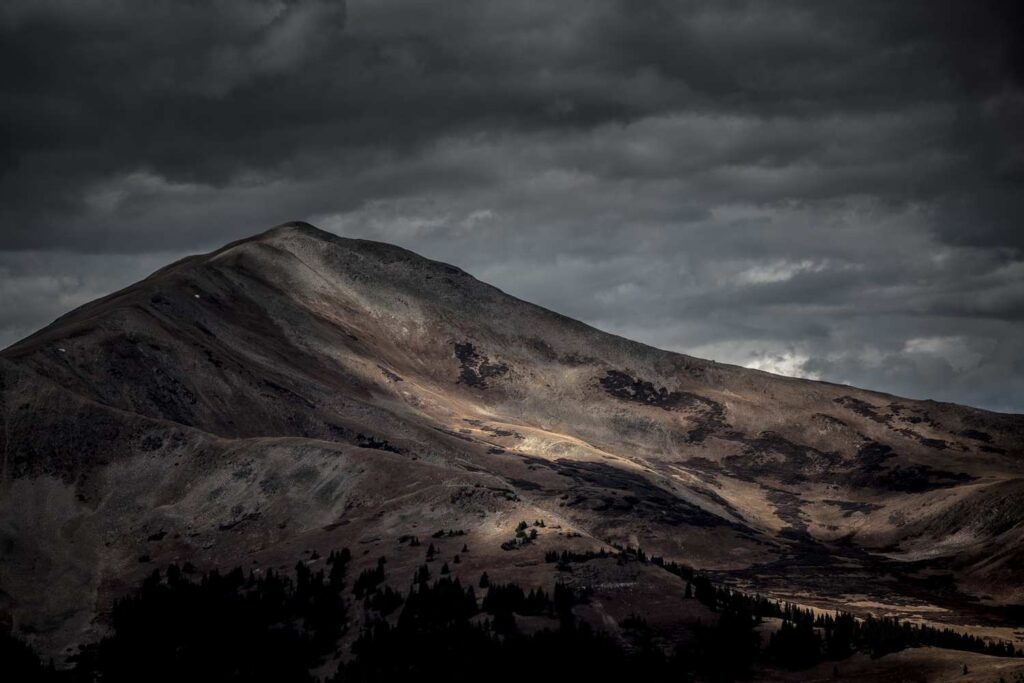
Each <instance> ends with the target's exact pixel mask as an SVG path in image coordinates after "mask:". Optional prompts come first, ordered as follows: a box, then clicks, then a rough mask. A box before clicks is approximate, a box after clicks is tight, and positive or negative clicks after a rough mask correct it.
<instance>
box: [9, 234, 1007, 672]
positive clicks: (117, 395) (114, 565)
mask: <svg viewBox="0 0 1024 683" xmlns="http://www.w3.org/2000/svg"><path fill="white" fill-rule="evenodd" d="M0 419H2V422H3V425H2V428H3V436H2V444H3V456H2V470H0V614H2V615H3V616H4V617H5V618H6V619H7V620H9V621H10V622H11V623H13V625H14V626H15V627H16V628H17V629H18V630H19V631H20V632H21V633H25V634H29V635H30V636H31V637H32V639H33V640H34V642H35V643H36V645H37V646H39V647H40V648H42V649H43V650H44V651H46V652H49V653H60V652H63V651H67V648H73V647H74V646H75V645H76V644H78V643H81V642H84V641H88V640H90V639H93V638H95V637H96V635H97V634H98V633H99V632H101V631H102V629H103V615H104V614H105V612H106V611H107V610H108V609H109V606H110V604H111V602H112V600H113V599H114V598H116V597H117V596H118V595H120V594H122V593H123V592H124V591H125V590H127V588H128V587H129V586H131V585H133V584H134V583H135V582H136V581H137V580H138V579H139V578H140V577H142V576H144V575H145V574H148V573H149V572H151V571H152V570H153V569H154V568H155V567H159V566H163V565H165V564H166V563H168V562H171V561H178V562H182V561H185V560H189V561H191V562H192V563H193V564H195V565H197V566H200V567H215V566H219V567H226V566H235V565H242V566H246V567H252V568H261V567H271V566H285V567H290V566H292V565H294V563H295V561H296V560H297V559H306V560H310V558H311V557H312V551H313V550H319V551H320V552H322V553H326V551H328V550H330V549H332V548H339V547H342V546H348V547H350V548H352V549H353V552H354V554H355V555H356V558H357V560H358V561H361V562H365V563H370V562H373V561H375V559H376V558H377V557H378V556H380V555H387V556H388V559H389V572H392V573H393V574H392V575H395V576H403V577H404V576H407V575H408V576H411V574H412V571H413V569H414V568H415V566H417V565H418V564H419V563H420V562H422V560H423V557H422V555H423V550H424V549H425V546H426V545H427V542H428V541H431V542H434V543H435V544H437V545H438V546H439V547H440V548H441V555H439V561H440V560H449V561H450V560H451V559H452V557H453V556H454V554H455V553H458V552H460V550H461V548H462V546H463V544H466V545H467V546H468V547H469V549H470V550H469V552H468V553H461V555H462V557H461V559H462V562H461V564H459V565H455V566H454V567H453V568H455V569H456V571H457V573H459V574H460V575H464V576H465V577H466V579H467V580H475V578H476V577H477V576H479V573H480V572H481V571H484V570H486V571H488V572H489V573H490V574H491V575H492V576H494V577H496V578H499V579H500V578H501V577H505V578H515V579H516V580H517V581H519V582H520V583H523V584H529V583H531V582H535V583H538V584H541V583H549V582H551V581H553V580H554V574H555V569H554V567H553V565H550V564H546V563H544V562H543V554H544V552H545V551H547V550H562V549H576V550H588V549H593V550H596V549H599V548H601V547H607V545H606V544H608V543H610V542H614V543H617V544H620V545H631V546H637V545H640V546H642V547H643V548H644V549H645V550H646V551H647V552H648V553H650V554H657V555H663V556H665V557H666V558H667V559H671V560H676V561H680V562H685V563H687V564H690V565H693V566H695V567H698V568H701V569H704V570H706V571H708V572H710V573H711V574H712V575H713V576H714V577H715V578H716V579H718V580H721V581H725V582H730V583H735V584H736V585H740V586H743V587H745V588H750V589H753V590H759V591H762V592H766V593H769V594H771V595H774V596H777V597H783V598H787V599H793V600H796V601H798V602H801V603H803V604H807V605H813V606H817V607H821V608H836V607H842V608H846V609H850V610H852V611H855V612H860V613H867V612H874V613H876V614H877V613H884V614H898V615H901V616H904V617H910V618H918V619H922V620H924V619H926V620H929V621H930V622H933V623H941V624H952V625H956V626H958V627H961V628H964V629H974V630H975V631H976V632H983V633H985V634H986V635H992V636H997V637H1007V638H1012V637H1014V634H1015V630H1014V626H1015V625H1017V624H1020V622H1021V621H1022V619H1021V611H1020V609H1019V608H1016V610H1015V608H1014V607H1013V605H1014V604H1017V603H1024V572H1022V571H1021V570H1020V567H1022V566H1024V543H1022V540H1024V523H1022V522H1024V457H1022V456H1024V417H1022V416H1018V415H1003V414H997V413H991V412H986V411H983V410H977V409H973V408H967V407H963V406H957V405H951V404H945V403H936V402H933V401H915V400H909V399H902V398H898V397H895V396H890V395H886V394H880V393H875V392H870V391H864V390H861V389H855V388H852V387H848V386H841V385H835V384H828V383H824V382H813V381H807V380H800V379H792V378H786V377H780V376H776V375H771V374H768V373H764V372H759V371H755V370H748V369H744V368H739V367H734V366H728V365H722V364H718V363H714V362H710V361H705V360H700V359H697V358H692V357H689V356H685V355H680V354H676V353H669V352H666V351H661V350H658V349H654V348H651V347H649V346H645V345H643V344H639V343H636V342H632V341H629V340H627V339H623V338H620V337H616V336H613V335H609V334H605V333H603V332H600V331H598V330H595V329H593V328H590V327H588V326H586V325H584V324H582V323H579V322H576V321H574V320H570V319H568V318H565V317H563V316H560V315H557V314H555V313H552V312H550V311H547V310H544V309H542V308H539V307H536V306H533V305H531V304H528V303H526V302H523V301H520V300H518V299H515V298H513V297H511V296H508V295H506V294H504V293H502V292H501V291H499V290H497V289H495V288H493V287H490V286H488V285H486V284H484V283H482V282H479V281H477V280H475V279H473V278H472V277H470V276H469V275H467V274H466V273H464V272H463V271H461V270H459V269H458V268H455V267H452V266H449V265H445V264H442V263H438V262H434V261H429V260H427V259H424V258H421V257H419V256H417V255H415V254H412V253H410V252H408V251H405V250H403V249H399V248H397V247H393V246H389V245H385V244H379V243H374V242H367V241H361V240H349V239H342V238H338V237H335V236H333V235H329V234H327V233H324V232H322V231H319V230H317V229H316V228H313V227H311V226H309V225H306V224H298V223H295V224H286V225H283V226H279V227H277V228H274V229H273V230H270V231H268V232H266V233H263V234H260V235H257V236H255V237H253V238H251V239H247V240H243V241H241V242H236V243H234V244H231V245H228V246H227V247H224V248H223V249H220V250H219V251H216V252H214V253H212V254H207V255H202V256H195V257H191V258H187V259H184V260H182V261H180V262H178V263H175V264H172V265H170V266H168V267H166V268H164V269H162V270H160V271H158V272H157V273H155V274H154V275H152V276H151V277H149V278H147V279H146V280H143V281H142V282H139V283H137V284H135V285H133V286H131V287H128V288H127V289H125V290H122V291H120V292H117V293H115V294H112V295H110V296H108V297H106V298H103V299H100V300H98V301H95V302H93V303H91V304H88V305H86V306H83V307H82V308H80V309H78V310H75V311H73V312H71V313H69V314H68V315H66V316H64V317H62V318H60V319H59V320H57V321H56V322H54V323H53V324H52V325H50V326H49V327H47V328H45V329H43V330H41V331H40V332H38V333H36V334H34V335H32V336H31V337H29V338H27V339H25V340H23V341H21V342H19V343H17V344H15V345H14V346H11V347H10V348H8V349H6V350H5V351H3V352H2V353H0ZM537 519H543V520H544V522H545V526H544V527H543V528H540V529H539V533H540V536H539V538H538V539H537V541H536V542H535V543H533V544H531V545H529V546H527V547H524V548H520V549H516V550H507V551H506V550H502V549H501V544H502V543H503V542H504V541H507V540H509V539H510V538H512V537H513V536H514V528H515V526H516V524H517V523H518V522H519V521H520V520H527V521H531V522H532V521H533V520H537ZM442 529H443V530H447V529H452V530H455V529H462V530H465V531H466V534H465V536H457V537H451V538H444V539H432V538H431V535H432V534H433V533H434V532H435V531H437V530H442ZM406 535H417V536H419V538H420V540H421V542H422V543H423V545H422V546H419V547H411V546H410V544H409V543H408V542H400V540H399V539H400V538H401V537H402V536H406ZM586 566H587V567H588V568H587V569H586V570H585V571H583V572H582V573H579V574H576V575H574V577H573V579H572V580H575V581H585V582H587V583H588V584H589V585H594V586H596V587H597V588H598V595H597V597H598V599H597V600H596V601H595V603H594V604H593V605H592V606H590V607H588V609H590V610H591V611H593V614H591V615H589V618H592V619H593V620H595V621H597V622H600V623H605V624H607V625H613V624H614V623H615V622H616V621H617V620H620V619H622V618H624V617H625V616H628V614H629V613H631V612H632V611H644V612H645V613H647V614H650V615H651V617H650V619H651V620H652V623H657V624H659V625H661V626H663V627H664V628H666V629H671V628H672V627H673V623H675V622H685V621H692V620H694V619H696V618H699V617H700V615H699V614H690V613H689V612H691V611H693V610H697V611H699V610H700V608H699V606H694V605H693V604H692V601H688V603H687V604H683V603H682V601H680V600H679V596H678V595H677V594H678V593H679V592H680V591H681V586H680V585H679V580H678V579H676V578H675V577H672V576H670V575H667V574H666V573H664V572H660V571H659V570H657V569H655V568H653V567H642V566H639V565H636V566H633V565H628V566H627V569H628V567H630V566H632V567H633V568H632V569H628V571H627V569H623V568H622V567H621V566H619V565H617V564H616V563H615V562H613V561H607V562H605V561H596V562H592V563H587V565H586ZM1017 635H1020V634H1019V633H1017ZM908 656H909V655H908ZM893 657H899V655H894V656H893ZM972 657H973V656H972ZM892 661H896V660H892ZM979 661H980V660H979ZM830 671H831V669H830Z"/></svg>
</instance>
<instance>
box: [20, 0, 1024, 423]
mask: <svg viewBox="0 0 1024 683" xmlns="http://www.w3.org/2000/svg"><path fill="white" fill-rule="evenodd" d="M1018 8H1019V5H1018V4H1016V3H1013V2H996V1H993V2H988V3H959V2H952V1H948V2H933V1H928V2H925V1H924V0H921V1H920V2H903V3H899V4H898V5H894V4H893V3H890V2H884V1H882V0H877V1H871V0H862V1H860V2H835V3H820V2H813V1H810V0H807V1H806V2H801V1H791V2H753V1H750V2H741V1H731V0H726V1H722V0H715V1H711V0H706V1H702V2H658V1H653V2H645V3H636V2H627V1H626V0H621V1H612V0H565V1H563V2H558V3H550V2H540V1H532V0H528V1H524V2H516V3H509V2H497V1H490V2H483V1H481V2H475V3H441V4H438V3H421V2H411V1H409V0H376V1H374V2H369V1H366V2H350V3H348V5H347V7H346V6H345V5H344V4H342V3H339V2H335V1H329V0H295V1H291V2H284V1H281V2H271V1H269V0H267V1H260V0H220V1H217V2H212V3H182V2H172V1H171V0H164V1H158V0H152V1H149V2H144V3H138V2H127V0H121V1H120V2H119V1H109V0H108V1H104V2H99V1H98V0H96V1H92V2H88V1H83V0H74V1H72V0H46V1H40V0H31V1H28V0H14V1H13V2H8V3H5V4H4V6H3V7H2V8H0V70H2V91H3V92H2V97H3V100H4V102H5V106H4V107H3V108H2V110H0V126H2V136H0V225H2V226H3V227H2V228H0V231H2V232H0V250H2V253H0V293H2V294H3V296H2V299H0V300H2V302H3V303H2V304H0V344H3V343H7V342H11V341H14V340H15V339H16V338H17V337H19V336H21V335H23V334H26V333H28V332H30V331H31V330H32V329H33V328H35V327H37V326H39V325H41V324H44V323H45V322H47V321H48V320H50V319H52V318H53V317H54V316H55V315H57V314H59V313H60V312H63V311H64V310H66V309H67V308H69V307H71V306H74V305H77V304H78V303H81V302H82V301H84V300H86V299H88V298H90V297H92V296H94V295H98V294H101V293H103V292H105V291H108V290H109V289H112V288H114V287H116V286H119V285H122V284H127V283H128V282H130V281H132V280H134V279H137V278H138V277H140V276H141V275H143V274H145V271H146V269H147V268H150V266H153V267H155V266H156V265H158V264H159V263H160V262H161V261H162V260H165V259H166V260H169V259H170V258H173V257H174V256H175V255H178V254H181V253H185V252H189V251H197V250H201V249H205V248H210V247H214V246H217V245H219V244H220V243H223V242H226V241H228V240H230V239H233V238H237V237H240V236H243V235H245V234H249V233H252V232H256V231H258V230H261V229H263V228H265V227H268V226H270V225H272V224H274V223H278V222H281V221H284V220H289V219H297V218H305V219H309V220H312V221H313V222H315V223H316V224H318V225H320V226H321V227H324V228H326V229H330V230H334V231H335V232H338V233H339V234H343V235H351V236H362V237H371V238H375V239H382V240H386V241H391V242H396V243H399V244H402V245H403V246H407V247H409V248H412V249H414V250H416V251H419V252H421V253H424V254H425V255H428V256H431V257H433V258H439V259H441V260H445V261H448V262H452V263H456V264H458V265H460V266H462V267H464V268H466V269H467V270H469V271H470V272H472V273H473V274H474V275H476V276H478V277H480V278H481V279H484V280H487V281H490V282H492V283H493V284H496V285H497V286H499V287H502V288H503V289H505V290H506V291H508V292H510V293H513V294H515V295H517V296H520V297H522V298H526V299H529V300H532V301H535V302H537V303H540V304H542V305H545V306H548V307H550V308H554V309H556V310H558V311H560V312H563V313H565V314H567V315H571V316H573V317H577V318H580V319H583V320H585V321H587V322H590V323H592V324H595V325H597V326H599V327H602V328H604V329H607V330H610V331H613V332H616V333H620V334H623V335H626V336H629V337H633V338H636V339H640V340H642V341H646V342H649V343H652V344H655V345H658V346H663V347H667V348H672V349H676V350H681V351H686V352H689V353H693V354H695V355H702V356H707V357H713V358H715V359H717V360H720V361H726V362H734V363H740V364H743V365H748V366H751V367H759V368H762V369H766V370H771V371H777V372H783V373H786V374H796V375H803V376H808V377H816V378H821V379H828V380H831V381H839V382H850V383H853V384H858V385H862V386H867V387H871V388H877V389H882V390H888V391H892V392H895V393H899V394H903V395H909V396H913V397H932V398H936V399H940V400H952V401H957V402H964V403H970V404H975V405H981V406H985V407H990V408H993V409H998V410H1012V411H1024V256H1022V249H1024V222H1022V221H1024V191H1022V180H1024V91H1022V84H1024V59H1022V53H1021V51H1020V47H1019V43H1018V42H1014V36H1016V35H1019V34H1020V33H1021V32H1022V31H1021V29H1024V25H1022V15H1021V10H1020V9H1018Z"/></svg>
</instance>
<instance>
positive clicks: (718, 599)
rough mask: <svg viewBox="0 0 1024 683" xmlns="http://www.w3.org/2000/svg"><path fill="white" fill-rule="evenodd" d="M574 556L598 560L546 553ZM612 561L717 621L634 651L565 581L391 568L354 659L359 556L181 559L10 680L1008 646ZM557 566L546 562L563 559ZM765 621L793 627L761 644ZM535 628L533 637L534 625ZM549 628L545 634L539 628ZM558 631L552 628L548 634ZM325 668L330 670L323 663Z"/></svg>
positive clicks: (639, 555)
mask: <svg viewBox="0 0 1024 683" xmlns="http://www.w3.org/2000/svg"><path fill="white" fill-rule="evenodd" d="M549 557H550V558H551V560H557V561H558V562H566V563H571V562H574V561H588V560H592V559H594V558H595V557H601V555H600V554H599V553H594V554H591V553H569V552H563V553H556V554H549ZM603 557H605V558H607V559H615V560H616V561H617V562H620V563H630V562H640V563H645V564H648V565H652V566H658V567H661V568H663V569H664V570H666V571H669V572H671V573H673V574H675V575H677V576H680V577H681V578H683V579H685V581H686V584H685V593H684V595H685V596H686V597H688V598H689V597H692V598H693V599H696V600H698V601H700V602H701V603H703V604H704V605H705V606H706V607H708V609H709V610H710V611H711V612H712V613H713V618H709V619H707V620H706V622H698V623H697V624H695V625H694V628H693V629H692V630H691V631H690V633H689V637H684V638H683V639H682V640H680V641H678V642H676V641H672V640H668V639H666V638H665V637H664V636H663V635H662V636H660V635H659V634H658V633H656V632H655V631H654V630H653V629H652V628H651V627H650V626H649V625H648V624H647V622H646V621H645V620H644V619H643V618H642V617H641V616H638V615H635V614H634V615H631V616H630V617H628V618H626V619H624V620H623V621H622V623H621V624H620V626H621V627H622V632H621V633H622V635H623V637H624V638H625V643H623V641H621V640H616V639H615V638H613V637H611V636H609V635H607V634H605V633H603V632H601V631H597V630H594V629H592V628H591V627H590V626H588V625H587V624H586V623H585V622H582V621H580V620H579V619H578V618H577V617H576V616H575V614H574V607H575V606H577V605H580V604H581V603H585V602H587V601H588V600H589V598H590V592H589V590H588V589H587V588H585V587H584V588H580V587H570V586H569V585H567V584H565V583H563V582H558V583H556V584H555V586H554V589H553V591H552V592H550V593H549V592H548V591H546V590H544V589H542V588H537V587H533V588H529V589H526V588H524V587H522V586H520V585H518V584H516V583H512V582H510V583H495V582H492V581H491V580H490V579H489V578H488V577H487V575H486V574H483V575H482V576H481V577H480V581H479V584H478V586H479V590H480V592H481V594H478V592H477V590H478V589H477V588H475V587H473V586H464V585H462V583H461V582H460V581H459V579H458V578H456V577H453V576H451V575H444V572H443V570H442V576H440V578H438V579H437V580H432V577H431V573H430V570H429V568H428V566H427V565H426V564H423V565H420V567H419V568H418V569H417V570H416V572H415V574H414V575H413V582H412V584H411V586H410V588H409V590H408V593H407V594H406V595H405V597H404V598H403V596H402V595H401V594H399V593H398V591H395V590H394V589H393V588H391V586H389V585H388V584H387V577H386V575H385V571H384V568H385V565H386V562H385V559H384V558H383V557H382V558H380V559H379V560H378V562H377V564H376V566H375V567H373V568H371V569H368V570H366V571H364V572H362V573H361V574H360V575H359V577H358V578H357V579H356V582H355V583H356V585H357V586H358V588H357V587H356V586H353V593H355V594H356V595H357V596H358V597H362V603H363V608H364V612H363V621H362V624H363V626H362V628H361V630H360V631H359V632H358V634H357V635H356V637H355V640H354V642H353V645H352V647H351V650H350V651H346V652H341V651H340V650H338V648H339V646H340V643H341V641H342V636H343V635H345V633H346V632H347V631H348V630H349V629H350V620H349V606H348V604H347V603H346V598H345V595H346V574H347V570H348V565H349V564H350V560H351V555H350V554H349V552H348V551H347V550H343V551H341V552H333V553H331V554H330V556H329V557H328V558H327V561H326V566H325V568H324V569H322V570H320V571H313V570H312V569H310V567H309V566H308V565H307V564H304V563H301V562H300V563H299V564H298V565H296V567H295V574H294V578H293V577H289V576H285V575H283V574H279V573H277V572H273V571H268V572H266V573H265V574H262V575H257V574H254V573H249V574H245V573H244V572H243V571H242V570H241V569H235V570H233V571H231V572H228V573H226V574H221V573H219V572H217V571H211V572H208V573H204V574H199V573H198V572H196V571H195V570H194V569H193V568H192V567H190V566H188V565H186V566H185V567H183V568H179V567H176V566H173V565H172V566H171V567H169V568H168V569H167V571H166V573H165V574H161V573H160V572H154V573H153V574H152V575H151V576H150V577H149V578H147V579H146V580H145V581H144V582H143V584H142V585H141V587H140V588H139V589H138V590H137V591H136V592H135V593H133V594H132V595H131V596H130V597H127V598H125V599H123V600H120V601H118V602H117V603H116V605H115V606H114V609H113V613H112V615H111V624H110V625H111V633H110V635H109V636H107V637H106V638H104V639H103V640H101V641H99V642H98V643H95V644H93V645H91V646H88V647H86V648H84V649H83V651H82V652H81V654H80V655H78V656H77V658H76V661H75V668H74V670H72V671H69V672H54V671H53V669H52V668H50V667H46V666H43V664H42V663H40V661H39V659H38V657H36V655H35V654H34V653H33V652H32V651H31V649H30V648H28V647H27V646H25V645H24V644H22V643H20V642H19V641H17V640H15V639H13V638H11V637H10V636H3V637H0V655H2V658H0V661H2V662H3V666H4V670H3V673H4V674H5V675H6V678H5V680H6V679H9V678H10V676H9V675H8V674H9V672H14V674H15V675H14V678H13V679H14V680H19V681H29V682H34V681H43V682H46V683H50V682H52V681H66V682H68V683H79V682H81V683H120V682H122V681H141V680H145V681H156V682H158V683H160V682H163V681H168V682H169V681H186V680H194V681H207V680H211V681H212V680H216V681H254V682H263V681H266V682H268V683H269V682H270V681H275V682H277V681H289V682H291V681H297V682H300V683H301V682H302V681H309V682H310V683H312V682H313V681H316V680H318V679H316V678H315V677H314V676H313V675H312V674H311V673H310V672H311V671H314V670H321V671H323V670H327V671H334V669H333V668H332V667H331V666H325V665H327V663H328V662H329V661H331V660H330V659H329V658H331V657H332V656H333V661H336V662H337V665H338V666H337V670H336V671H335V672H334V673H331V674H330V676H329V679H328V680H329V683H349V682H352V683H357V682H358V683H371V682H376V681H394V680H417V679H418V680H446V681H470V680H473V681H476V680H479V679H480V677H481V676H482V675H486V677H487V678H488V680H494V681H512V680H515V681H517V682H521V681H522V680H523V679H524V678H527V677H528V678H529V679H530V680H531V681H535V682H537V683H542V682H546V681H564V680H570V679H572V680H579V679H583V680H587V679H590V680H614V679H617V678H620V677H621V678H622V679H623V680H627V679H628V680H679V681H692V680H712V681H732V680H738V679H743V678H745V677H748V676H749V675H750V674H751V672H752V671H754V670H756V669H759V668H763V667H777V668H786V669H794V670H800V669H804V668H807V667H810V666H813V665H814V664H817V663H819V662H822V661H839V660H842V659H844V658H846V657H848V656H850V655H851V654H853V653H854V652H858V651H860V652H865V653H868V654H870V655H872V656H875V657H877V656H881V655H883V654H887V653H889V652H895V651H898V650H901V649H904V648H907V647H919V646H926V645H931V646H937V647H943V648H950V649H960V650H970V651H975V652H983V653H986V654H992V655H999V656H1013V655H1015V654H1017V653H1016V652H1015V650H1014V649H1013V648H1012V647H1011V646H1010V645H1008V644H1004V643H992V642H987V641H984V640H982V639H978V638H974V637H972V636H966V635H963V634H960V633H956V632H954V631H952V630H938V629H934V628H929V627H923V626H919V625H916V624H909V623H907V622H901V621H899V620H896V619H889V618H875V617H868V618H866V619H858V618H855V617H854V616H852V615H850V614H847V613H838V614H819V615H816V614H814V613H813V612H811V611H810V610H806V609H802V608H799V607H796V606H794V605H791V604H788V603H780V602H778V601H774V600H770V599H767V598H764V597H762V596H758V595H750V594H746V593H742V592H740V591H735V590H732V589H729V588H726V587H721V586H715V585H714V584H713V583H711V581H710V580H709V579H708V578H707V577H705V576H702V575H700V574H697V573H696V572H694V570H693V569H692V568H690V567H688V566H686V565H681V564H678V563H674V562H666V561H664V560H663V559H661V558H658V557H648V556H647V554H646V553H644V552H643V551H642V550H636V549H622V550H619V551H618V552H617V553H610V552H607V551H605V554H604V556H603ZM551 560H549V561H551ZM765 618H776V619H780V620H781V627H780V628H779V629H778V630H776V631H775V632H774V633H773V634H772V635H770V636H769V638H768V639H767V642H762V639H761V638H760V636H759V634H758V628H757V627H758V625H759V624H760V623H761V622H762V621H763V619H765ZM523 619H529V620H532V621H531V622H530V623H531V628H530V629H526V630H524V629H522V628H521V625H522V620H523ZM538 624H541V625H542V626H541V627H540V628H539V630H538V626H537V625H538ZM544 624H546V627H545V626H543V625H544ZM322 667H323V668H322Z"/></svg>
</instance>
